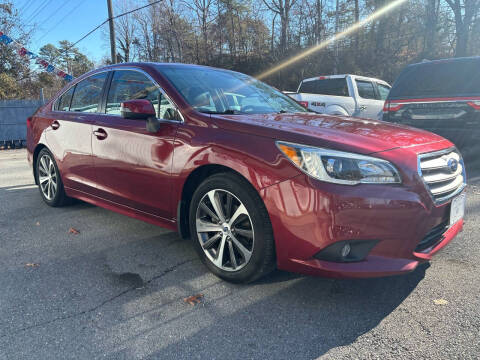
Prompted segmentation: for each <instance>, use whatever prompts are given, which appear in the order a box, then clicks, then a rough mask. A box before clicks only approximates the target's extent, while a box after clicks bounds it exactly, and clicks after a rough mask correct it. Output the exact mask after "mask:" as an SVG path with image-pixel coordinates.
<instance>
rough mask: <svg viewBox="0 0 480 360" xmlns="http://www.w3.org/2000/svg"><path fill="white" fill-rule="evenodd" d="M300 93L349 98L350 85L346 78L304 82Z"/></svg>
mask: <svg viewBox="0 0 480 360" xmlns="http://www.w3.org/2000/svg"><path fill="white" fill-rule="evenodd" d="M300 92H304V93H310V94H319V95H333V96H349V95H348V85H347V80H346V79H345V78H333V79H320V80H310V81H305V82H302V85H301V86H300Z"/></svg>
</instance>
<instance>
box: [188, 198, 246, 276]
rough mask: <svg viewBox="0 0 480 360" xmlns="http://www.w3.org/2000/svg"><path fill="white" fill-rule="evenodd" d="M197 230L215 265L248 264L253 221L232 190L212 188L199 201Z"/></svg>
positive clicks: (225, 267) (230, 267) (228, 267)
mask: <svg viewBox="0 0 480 360" xmlns="http://www.w3.org/2000/svg"><path fill="white" fill-rule="evenodd" d="M196 230H197V237H198V240H199V241H200V245H201V247H202V249H203V251H204V252H205V255H206V256H207V257H208V259H210V261H211V262H212V263H213V264H214V265H215V266H217V267H218V268H220V269H222V270H225V271H238V270H240V269H242V268H243V267H244V266H245V265H247V264H248V262H249V260H250V258H251V256H252V252H253V246H254V239H255V236H254V231H253V226H252V220H251V219H250V215H249V214H248V211H247V209H246V207H245V205H244V204H243V203H242V202H241V201H240V200H239V199H238V198H237V197H236V196H235V195H233V194H232V193H230V192H229V191H226V190H221V189H214V190H210V191H209V192H207V193H206V194H205V195H204V196H203V197H202V199H201V200H200V202H199V204H198V207H197V212H196Z"/></svg>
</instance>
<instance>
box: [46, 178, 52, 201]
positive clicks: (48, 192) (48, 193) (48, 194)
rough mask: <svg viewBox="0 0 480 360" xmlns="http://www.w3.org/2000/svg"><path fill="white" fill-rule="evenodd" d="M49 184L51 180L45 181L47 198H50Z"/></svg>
mask: <svg viewBox="0 0 480 360" xmlns="http://www.w3.org/2000/svg"><path fill="white" fill-rule="evenodd" d="M50 185H51V181H50V180H49V181H48V183H47V198H48V199H49V200H50V199H51V196H50Z"/></svg>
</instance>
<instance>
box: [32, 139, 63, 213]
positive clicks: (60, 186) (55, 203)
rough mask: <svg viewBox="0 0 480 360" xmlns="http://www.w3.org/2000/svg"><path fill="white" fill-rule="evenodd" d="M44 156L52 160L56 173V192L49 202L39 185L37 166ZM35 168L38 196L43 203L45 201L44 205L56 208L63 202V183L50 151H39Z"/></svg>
mask: <svg viewBox="0 0 480 360" xmlns="http://www.w3.org/2000/svg"><path fill="white" fill-rule="evenodd" d="M45 155H47V156H48V157H49V158H50V160H52V162H53V166H54V167H55V173H56V176H57V192H56V193H55V196H54V197H53V199H51V200H48V199H47V198H46V197H45V195H44V194H43V191H42V187H41V185H40V170H39V164H40V159H41V158H42V157H43V156H45ZM35 166H36V169H35V172H36V176H37V180H38V189H39V190H40V195H41V196H42V199H43V201H45V203H47V205H50V206H58V205H59V204H60V203H61V202H62V200H63V192H64V189H63V182H62V179H61V177H60V171H59V170H58V166H57V162H56V161H55V158H54V157H53V155H52V153H51V152H50V151H48V150H47V149H46V148H44V149H42V150H40V152H39V154H38V156H37V163H36V164H35Z"/></svg>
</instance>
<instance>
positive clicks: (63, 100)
mask: <svg viewBox="0 0 480 360" xmlns="http://www.w3.org/2000/svg"><path fill="white" fill-rule="evenodd" d="M74 89H75V86H72V87H71V88H70V89H68V90H67V91H65V92H64V93H63V95H62V96H60V98H59V99H58V100H57V105H56V109H55V110H57V111H69V110H70V103H71V102H72V95H73V90H74Z"/></svg>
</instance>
